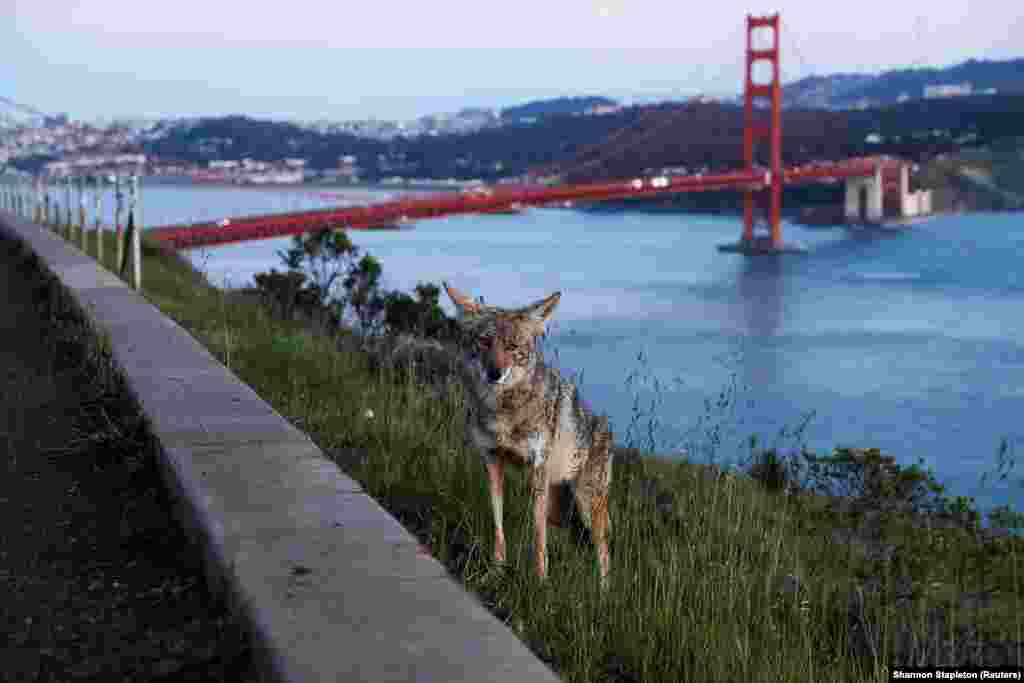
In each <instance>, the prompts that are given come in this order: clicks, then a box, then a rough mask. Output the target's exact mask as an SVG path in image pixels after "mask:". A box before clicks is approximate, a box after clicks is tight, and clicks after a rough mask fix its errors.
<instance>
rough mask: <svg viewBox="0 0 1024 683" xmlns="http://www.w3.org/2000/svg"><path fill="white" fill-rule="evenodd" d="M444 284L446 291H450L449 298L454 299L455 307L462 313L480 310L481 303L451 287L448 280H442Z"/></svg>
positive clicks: (472, 312)
mask: <svg viewBox="0 0 1024 683" xmlns="http://www.w3.org/2000/svg"><path fill="white" fill-rule="evenodd" d="M441 284H442V285H444V291H445V292H447V293H448V298H449V299H451V300H452V303H453V304H455V307H456V308H457V309H459V313H460V314H464V313H469V314H470V315H472V314H474V313H479V312H480V304H478V303H476V302H475V301H473V300H472V299H470V298H469V297H468V296H466V295H465V294H463V293H462V292H460V291H459V290H457V289H455V288H454V287H449V286H448V283H447V282H442V283H441Z"/></svg>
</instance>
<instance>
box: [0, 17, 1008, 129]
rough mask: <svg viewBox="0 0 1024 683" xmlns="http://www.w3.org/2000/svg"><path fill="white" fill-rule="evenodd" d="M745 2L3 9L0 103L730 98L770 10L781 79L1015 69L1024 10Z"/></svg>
mask: <svg viewBox="0 0 1024 683" xmlns="http://www.w3.org/2000/svg"><path fill="white" fill-rule="evenodd" d="M760 3H761V0H751V1H750V2H737V1H736V0H717V1H715V2H686V1H683V0H516V1H515V2H507V1H506V2H495V1H493V0H491V1H487V0H475V1H469V0H439V1H435V2H424V1H423V0H416V1H415V2H407V1H390V2H389V1H388V0H371V1H368V0H359V1H357V2H353V1H351V0H287V2H265V1H260V0H255V1H253V0H250V2H245V3H242V2H238V1H236V0H174V1H173V2H145V1H140V0H136V1H134V2H129V1H128V0H0V6H2V7H7V8H8V9H7V10H6V11H5V10H3V9H0V45H2V46H3V50H2V58H0V96H6V97H9V98H11V99H13V100H16V101H18V102H21V103H23V104H28V105H31V106H34V107H36V108H38V109H41V110H43V111H46V112H66V113H68V114H70V115H71V116H72V118H75V119H84V120H94V119H97V118H111V117H128V116H131V117H167V116H198V115H210V116H213V115H224V114H232V113H235V114H246V115H249V116H256V117H264V118H280V119H292V120H317V119H327V120H351V119H366V118H371V117H375V118H378V119H398V120H406V119H412V118H415V117H418V116H422V115H426V114H431V113H437V112H444V111H455V110H458V109H460V108H462V107H467V106H482V107H503V106H509V105H512V104H517V103H521V102H525V101H528V100H530V99H537V98H543V97H557V96H562V95H582V94H600V95H608V96H611V97H615V98H617V99H625V100H626V101H627V102H629V101H633V100H634V99H635V98H647V99H650V98H671V97H685V96H689V95H692V94H696V93H708V94H715V95H721V94H736V93H738V92H739V91H740V88H741V83H742V78H743V52H744V49H745V41H746V37H745V32H746V26H745V17H746V16H747V15H748V14H754V15H763V14H771V13H775V12H779V13H780V15H781V21H782V29H781V32H780V33H781V45H780V50H781V53H780V61H781V63H782V78H783V82H788V81H791V80H796V79H798V78H801V77H804V76H808V75H821V74H827V73H835V72H840V71H842V72H868V73H872V72H879V71H882V70H887V69H895V68H906V67H910V66H947V65H950V64H955V63H958V62H962V61H964V60H966V59H970V58H975V59H1009V58H1013V57H1020V56H1024V9H1022V8H1024V6H1021V5H1019V4H1018V3H1014V2H1005V0H972V1H971V2H970V3H968V2H967V0H953V1H951V2H934V1H925V0H904V1H903V2H892V1H891V0H889V1H883V0H858V2H828V1H825V0H779V1H778V2H777V4H775V5H762V4H760ZM5 14H7V15H8V16H4V15H5ZM11 14H13V16H10V15H11ZM769 35H770V34H769ZM767 37H768V36H763V37H761V38H760V39H761V40H764V39H765V38H767Z"/></svg>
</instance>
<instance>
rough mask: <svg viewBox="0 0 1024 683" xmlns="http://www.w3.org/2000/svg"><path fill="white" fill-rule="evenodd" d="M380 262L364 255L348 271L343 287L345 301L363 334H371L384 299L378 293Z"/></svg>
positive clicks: (368, 255)
mask: <svg viewBox="0 0 1024 683" xmlns="http://www.w3.org/2000/svg"><path fill="white" fill-rule="evenodd" d="M380 275H381V266H380V262H379V261H378V260H377V259H375V258H374V257H373V256H371V255H370V254H364V255H363V258H362V259H360V260H359V263H358V264H357V265H356V266H355V268H351V269H350V270H349V271H348V275H347V276H346V277H345V280H344V282H343V286H344V287H345V292H346V296H345V300H346V301H347V302H348V304H349V305H350V306H352V309H353V310H354V311H355V313H356V318H358V320H359V325H360V327H361V328H362V330H363V332H364V333H365V332H371V331H373V328H374V327H375V323H376V322H377V320H378V318H379V316H380V314H381V312H382V311H383V310H384V297H383V296H382V295H381V293H380Z"/></svg>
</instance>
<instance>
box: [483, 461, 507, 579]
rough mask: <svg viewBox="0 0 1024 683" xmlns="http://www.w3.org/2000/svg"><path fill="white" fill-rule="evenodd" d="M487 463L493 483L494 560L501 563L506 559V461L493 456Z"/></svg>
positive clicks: (488, 473)
mask: <svg viewBox="0 0 1024 683" xmlns="http://www.w3.org/2000/svg"><path fill="white" fill-rule="evenodd" d="M492 457H493V458H494V459H493V460H491V461H489V462H488V463H487V478H488V479H489V480H490V484H491V510H493V512H494V561H495V562H496V563H498V564H501V563H503V562H504V561H505V528H504V524H503V513H502V507H503V505H502V503H503V502H504V500H503V498H504V495H505V461H503V460H502V459H501V458H499V457H496V456H492Z"/></svg>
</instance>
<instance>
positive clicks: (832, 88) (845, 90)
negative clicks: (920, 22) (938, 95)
mask: <svg viewBox="0 0 1024 683" xmlns="http://www.w3.org/2000/svg"><path fill="white" fill-rule="evenodd" d="M953 83H970V84H971V85H972V87H973V88H974V92H982V91H984V90H986V89H988V88H995V89H996V91H997V92H998V93H1006V94H1013V93H1024V58H1020V59H1009V60H1001V61H996V60H977V59H970V60H967V61H966V62H962V63H960V64H956V65H954V66H949V67H945V68H934V67H928V68H917V69H897V70H893V71H885V72H883V73H880V74H874V75H873V74H830V75H827V76H810V77H808V78H803V79H800V80H799V81H795V82H793V83H790V84H788V85H785V86H783V88H782V93H783V106H793V107H822V108H843V107H849V106H853V105H855V104H856V103H858V102H860V101H864V100H866V101H869V102H871V103H872V104H880V105H885V104H895V103H897V102H898V101H899V98H900V97H901V96H905V97H908V98H911V99H914V98H920V97H924V88H925V86H929V85H943V84H953Z"/></svg>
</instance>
